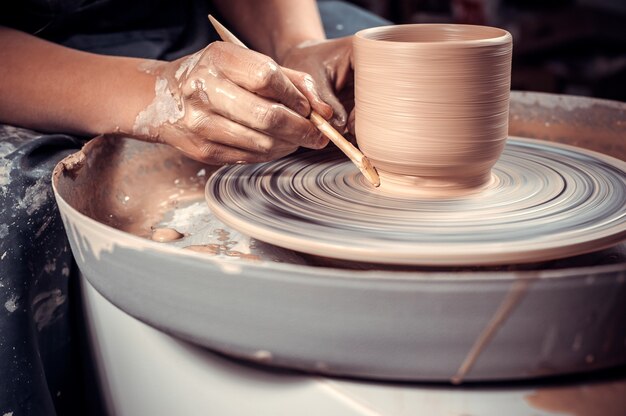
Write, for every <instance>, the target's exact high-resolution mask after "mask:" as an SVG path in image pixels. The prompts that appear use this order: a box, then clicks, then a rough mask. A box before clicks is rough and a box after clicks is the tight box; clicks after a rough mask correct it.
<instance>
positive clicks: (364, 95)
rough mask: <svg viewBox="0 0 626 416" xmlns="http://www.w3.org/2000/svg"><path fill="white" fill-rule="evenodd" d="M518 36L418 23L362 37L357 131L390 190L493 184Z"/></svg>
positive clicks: (470, 188)
mask: <svg viewBox="0 0 626 416" xmlns="http://www.w3.org/2000/svg"><path fill="white" fill-rule="evenodd" d="M511 53H512V37H511V35H510V34H509V33H508V32H507V31H505V30H502V29H498V28H494V27H486V26H470V25H455V24H416V25H398V26H384V27H378V28H372V29H366V30H362V31H360V32H358V33H357V34H356V35H355V37H354V70H355V105H356V107H355V108H356V110H355V111H356V114H355V116H356V126H355V128H356V137H357V143H358V145H359V148H360V149H361V151H362V152H363V153H364V154H365V155H366V156H367V157H368V158H369V159H370V161H371V162H372V163H373V164H374V166H375V167H376V169H377V170H378V172H379V174H380V178H381V189H382V190H388V191H391V192H394V193H395V192H398V193H408V194H417V195H430V196H446V195H455V194H463V193H468V192H475V191H479V190H480V189H483V188H484V187H485V186H487V185H488V184H489V183H491V182H492V181H493V179H492V175H491V168H492V167H493V165H494V164H495V163H496V161H497V160H498V158H499V156H500V154H501V153H502V150H503V148H504V145H505V142H506V138H507V133H508V121H509V92H510V88H511V87H510V85H511Z"/></svg>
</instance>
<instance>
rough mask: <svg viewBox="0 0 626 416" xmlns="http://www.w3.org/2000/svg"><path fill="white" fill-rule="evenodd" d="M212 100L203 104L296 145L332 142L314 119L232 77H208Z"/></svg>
mask: <svg viewBox="0 0 626 416" xmlns="http://www.w3.org/2000/svg"><path fill="white" fill-rule="evenodd" d="M204 88H205V89H206V92H207V95H208V97H209V99H208V101H207V102H206V103H205V104H204V106H200V107H197V108H202V109H205V110H207V111H210V112H213V113H216V114H219V115H220V116H222V117H224V118H227V119H229V120H232V121H233V122H235V123H238V124H240V125H241V126H242V127H245V128H248V129H252V130H256V131H257V132H260V133H262V134H264V135H266V136H269V137H273V138H275V139H277V140H282V141H285V142H288V143H291V144H293V145H296V146H303V147H307V148H311V149H320V148H322V147H324V146H326V144H327V143H328V142H327V140H326V139H325V138H324V137H323V136H322V134H321V133H320V132H319V131H318V130H317V128H315V126H314V125H313V123H311V122H310V121H309V120H308V119H306V118H304V117H303V116H302V115H300V114H298V113H296V112H295V111H293V110H292V109H290V108H288V107H287V106H285V105H283V104H279V103H276V102H274V101H271V100H270V99H267V98H264V97H262V96H260V95H257V94H254V93H252V92H250V91H248V90H246V89H244V88H242V87H240V86H239V85H236V84H234V83H233V82H231V80H229V79H225V78H221V77H207V79H206V80H205V86H204Z"/></svg>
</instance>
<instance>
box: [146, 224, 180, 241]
mask: <svg viewBox="0 0 626 416" xmlns="http://www.w3.org/2000/svg"><path fill="white" fill-rule="evenodd" d="M184 236H185V235H184V234H182V233H179V232H178V231H176V230H175V229H173V228H169V227H163V228H155V229H153V230H152V239H153V240H154V241H158V242H159V243H169V242H170V241H176V240H180V239H181V238H183V237H184Z"/></svg>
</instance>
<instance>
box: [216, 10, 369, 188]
mask: <svg viewBox="0 0 626 416" xmlns="http://www.w3.org/2000/svg"><path fill="white" fill-rule="evenodd" d="M209 20H210V21H211V24H212V25H213V27H214V28H215V30H216V31H217V33H218V34H219V35H220V37H221V38H222V40H223V41H224V42H230V43H234V44H235V45H239V46H241V47H242V48H246V49H248V48H247V46H246V45H244V44H243V42H241V41H240V40H239V39H237V37H236V36H235V35H233V34H232V33H231V32H230V31H229V30H228V29H226V28H225V27H224V26H223V25H222V24H221V23H220V22H218V21H217V20H216V19H215V18H214V17H213V16H211V15H209ZM309 118H310V120H311V121H312V122H313V124H314V125H315V127H317V129H318V130H319V131H321V132H322V133H323V134H324V135H325V136H326V137H328V139H330V141H332V142H333V143H335V145H336V146H337V147H338V148H339V150H341V151H342V152H343V153H344V154H345V155H346V156H348V157H349V158H350V160H351V161H352V163H354V164H355V165H356V167H357V168H359V170H360V171H361V173H363V176H365V178H366V179H367V180H368V181H369V182H370V183H371V184H372V185H373V186H375V187H378V186H380V177H379V176H378V172H377V171H376V168H375V167H374V166H373V165H372V163H371V162H370V161H369V159H368V158H367V157H365V155H364V154H363V153H361V152H360V151H359V149H357V148H356V147H354V146H353V145H352V143H350V142H349V141H348V140H346V138H345V137H343V136H342V135H341V133H339V132H338V131H337V130H335V129H334V128H333V126H331V125H330V123H328V121H326V120H325V119H324V117H322V116H321V115H319V114H318V113H316V112H315V111H311V115H310V116H309Z"/></svg>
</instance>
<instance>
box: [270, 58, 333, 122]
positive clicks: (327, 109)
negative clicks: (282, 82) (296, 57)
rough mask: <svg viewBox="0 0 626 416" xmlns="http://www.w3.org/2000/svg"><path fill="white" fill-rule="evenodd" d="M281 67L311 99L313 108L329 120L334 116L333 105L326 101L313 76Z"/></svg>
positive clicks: (308, 98)
mask: <svg viewBox="0 0 626 416" xmlns="http://www.w3.org/2000/svg"><path fill="white" fill-rule="evenodd" d="M281 68H282V70H283V72H284V73H285V75H286V76H287V77H288V78H289V79H290V80H291V82H292V83H293V84H294V85H295V86H296V88H298V90H300V92H302V93H303V94H304V96H305V97H306V98H307V100H309V104H310V105H311V108H312V109H313V110H315V111H316V112H317V113H318V114H319V115H321V116H322V117H324V118H325V119H326V120H329V119H330V118H331V117H332V116H333V107H332V106H330V105H328V104H327V103H326V102H324V100H323V99H322V97H321V96H320V92H319V88H318V86H317V85H316V83H315V80H314V79H313V77H312V76H311V75H309V74H307V73H305V72H300V71H296V70H294V69H289V68H284V67H281Z"/></svg>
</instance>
